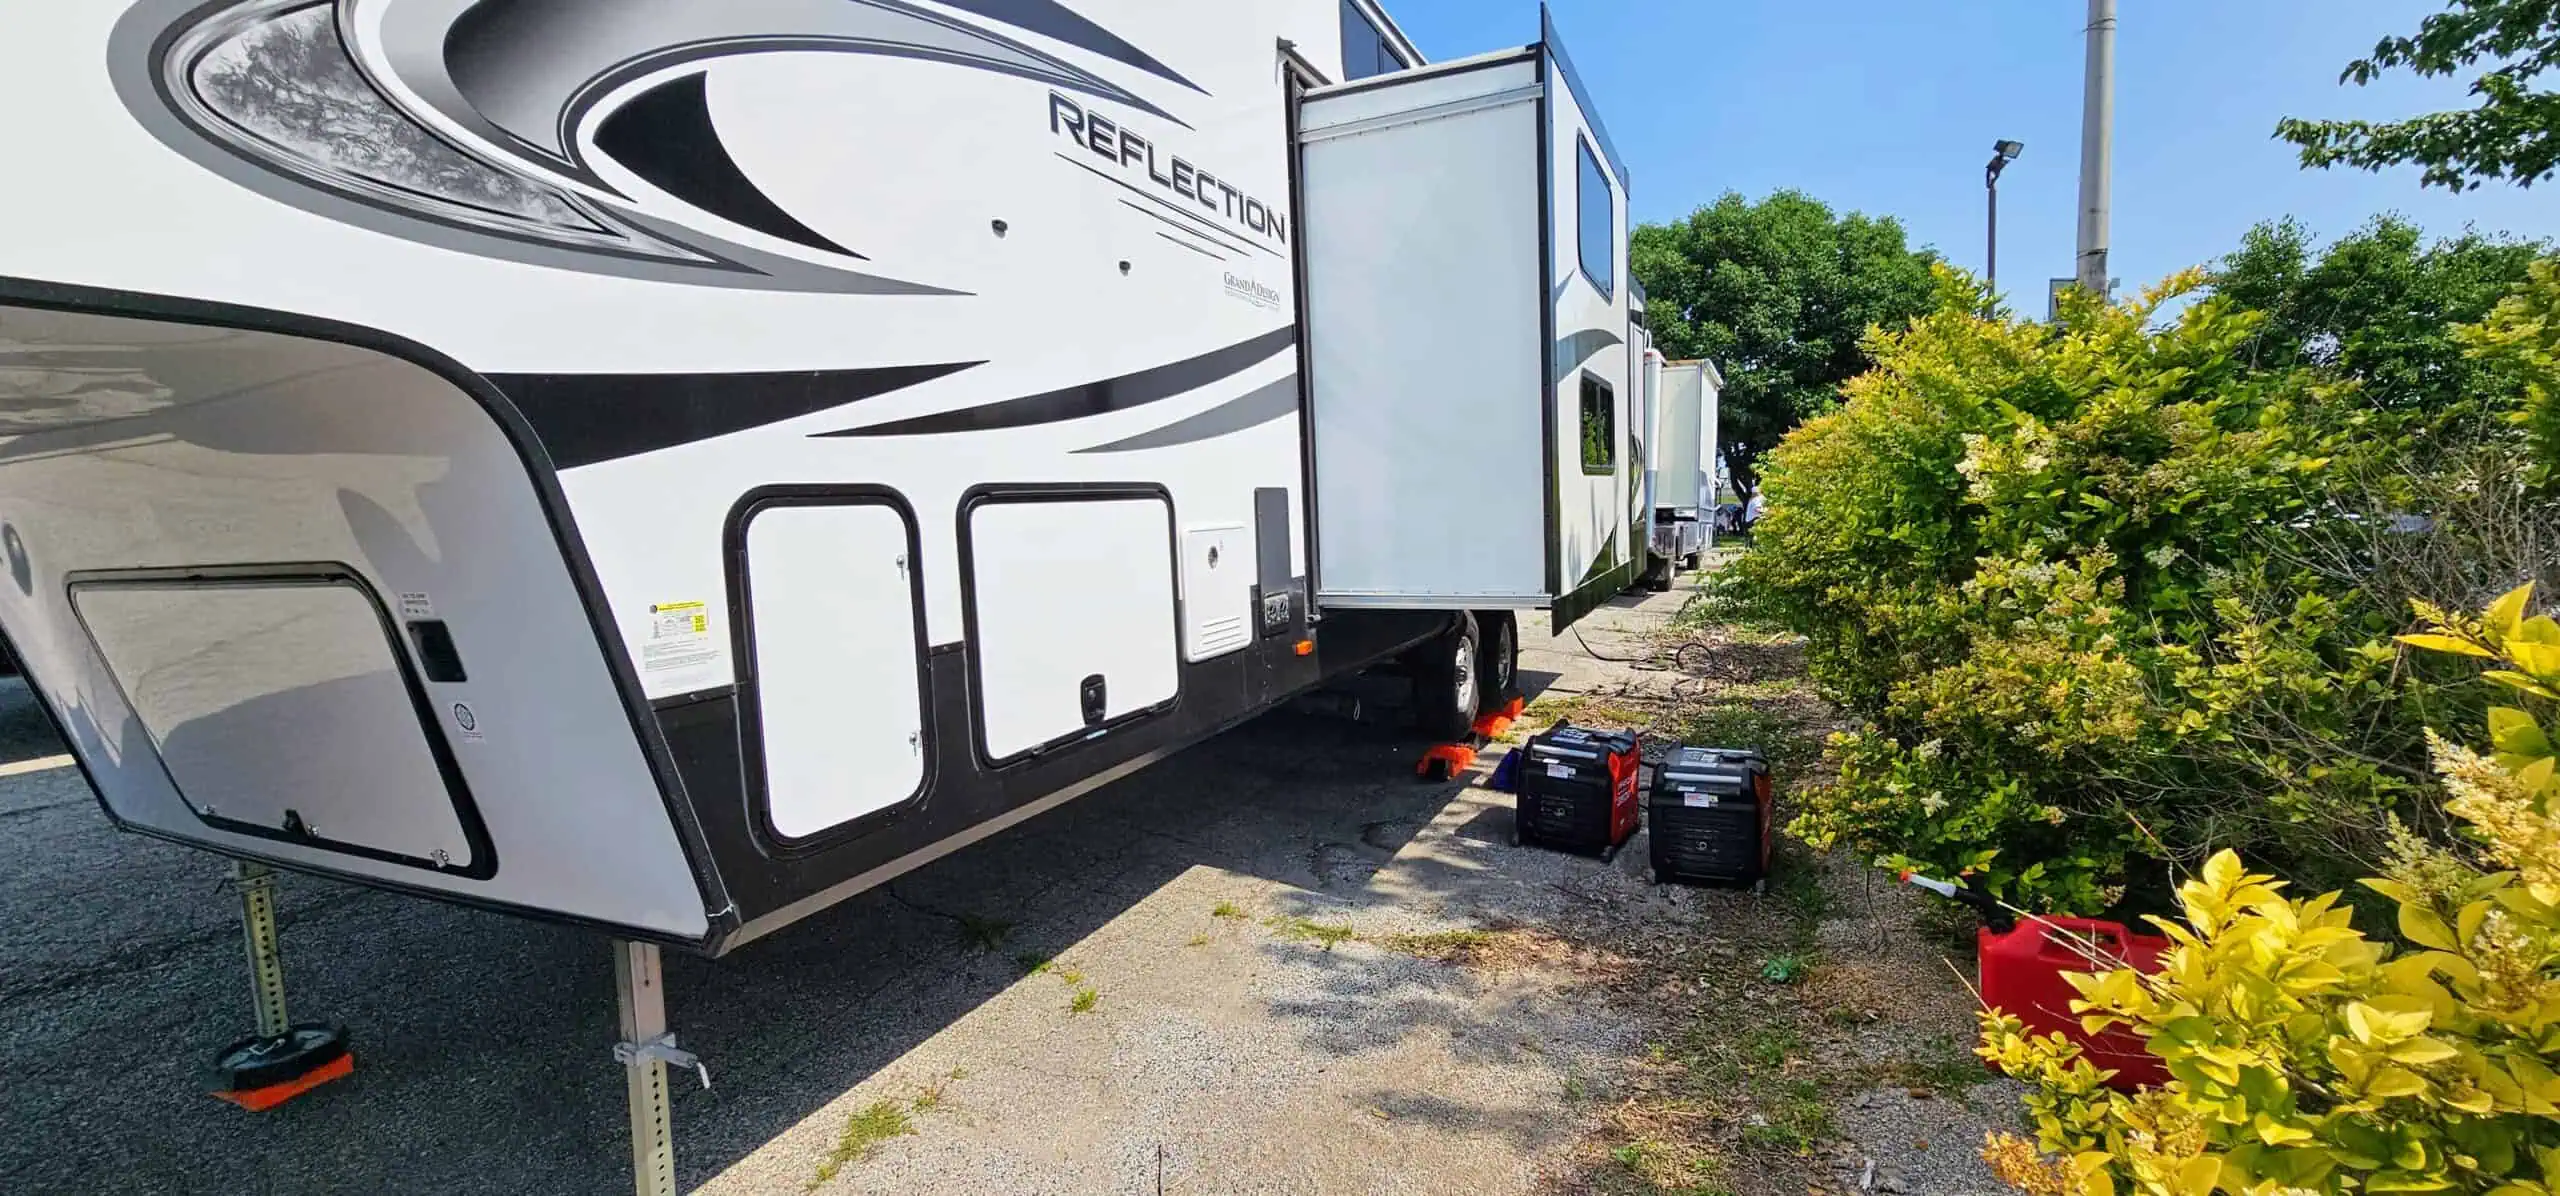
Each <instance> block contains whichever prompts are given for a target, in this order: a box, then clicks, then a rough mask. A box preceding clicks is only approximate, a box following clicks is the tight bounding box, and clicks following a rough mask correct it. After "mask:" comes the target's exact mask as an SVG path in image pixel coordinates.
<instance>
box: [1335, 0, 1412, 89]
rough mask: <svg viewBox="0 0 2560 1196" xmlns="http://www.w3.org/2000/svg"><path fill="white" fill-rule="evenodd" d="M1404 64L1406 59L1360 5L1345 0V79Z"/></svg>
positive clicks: (1359, 77) (1343, 39)
mask: <svg viewBox="0 0 2560 1196" xmlns="http://www.w3.org/2000/svg"><path fill="white" fill-rule="evenodd" d="M1404 68H1405V62H1404V60H1403V59H1401V58H1399V57H1397V56H1396V52H1395V50H1394V49H1393V48H1391V47H1390V46H1389V45H1388V44H1387V38H1386V35H1385V34H1383V33H1380V32H1378V27H1377V26H1375V25H1372V24H1370V23H1369V17H1368V15H1367V14H1365V13H1363V12H1361V11H1360V6H1358V5H1356V4H1353V3H1352V2H1351V0H1342V81H1343V82H1345V83H1349V82H1351V81H1353V80H1355V79H1366V78H1369V77H1370V76H1373V75H1383V74H1386V73H1388V72H1389V71H1400V70H1403V69H1404Z"/></svg>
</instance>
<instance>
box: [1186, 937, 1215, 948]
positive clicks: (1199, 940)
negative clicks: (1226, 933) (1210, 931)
mask: <svg viewBox="0 0 2560 1196" xmlns="http://www.w3.org/2000/svg"><path fill="white" fill-rule="evenodd" d="M1209 941H1210V940H1209V936H1208V935H1205V934H1195V935H1192V936H1191V937H1190V938H1189V939H1188V940H1185V941H1184V942H1183V944H1182V945H1183V946H1185V947H1206V946H1208V945H1209Z"/></svg>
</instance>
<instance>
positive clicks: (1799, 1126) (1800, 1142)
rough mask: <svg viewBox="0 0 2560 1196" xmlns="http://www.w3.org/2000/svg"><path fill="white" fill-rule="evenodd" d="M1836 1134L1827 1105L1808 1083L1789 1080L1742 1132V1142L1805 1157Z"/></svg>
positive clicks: (1835, 1122)
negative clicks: (1758, 1116) (1756, 1118)
mask: <svg viewBox="0 0 2560 1196" xmlns="http://www.w3.org/2000/svg"><path fill="white" fill-rule="evenodd" d="M1839 1132H1840V1125H1839V1121H1838V1119H1837V1118H1836V1117H1835V1116H1834V1115H1833V1114H1832V1111H1831V1102H1830V1101H1829V1100H1826V1099H1824V1097H1823V1095H1822V1086H1821V1085H1819V1084H1816V1083H1814V1082H1813V1081H1811V1080H1790V1081H1786V1082H1785V1083H1784V1084H1782V1085H1781V1086H1780V1088H1779V1090H1778V1092H1777V1094H1776V1096H1775V1097H1774V1099H1771V1100H1769V1101H1768V1102H1767V1103H1766V1105H1765V1107H1764V1112H1763V1113H1762V1114H1761V1116H1760V1118H1759V1119H1758V1120H1756V1121H1753V1122H1752V1123H1751V1124H1749V1125H1746V1126H1744V1127H1743V1128H1742V1140H1743V1141H1744V1142H1746V1143H1748V1144H1750V1145H1752V1146H1757V1147H1759V1148H1761V1149H1763V1150H1783V1151H1786V1152H1787V1153H1789V1154H1796V1155H1808V1154H1812V1153H1813V1148H1814V1147H1816V1146H1819V1145H1821V1144H1823V1143H1824V1142H1828V1141H1830V1140H1831V1139H1832V1137H1833V1136H1835V1135H1837V1134H1838V1133H1839Z"/></svg>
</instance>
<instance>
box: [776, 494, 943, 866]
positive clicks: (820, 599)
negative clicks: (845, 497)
mask: <svg viewBox="0 0 2560 1196" xmlns="http://www.w3.org/2000/svg"><path fill="white" fill-rule="evenodd" d="M907 569H908V561H907V524H906V520H905V518H904V517H902V516H901V515H900V514H899V513H898V512H897V510H896V509H895V508H892V507H889V506H887V505H885V504H866V505H851V506H784V507H775V508H771V509H768V510H763V511H759V512H757V513H756V515H755V516H754V518H753V519H752V521H751V522H749V523H748V525H747V595H748V604H747V614H748V617H749V618H750V620H751V625H750V627H749V628H748V637H749V643H750V644H751V645H752V646H753V649H754V652H755V699H756V701H755V705H756V711H757V715H758V724H759V725H758V727H757V734H758V737H759V739H760V743H761V747H762V757H761V759H762V762H763V774H764V800H765V809H766V815H767V817H768V818H769V819H770V820H771V824H772V827H773V830H774V832H775V833H776V834H778V835H780V836H782V837H783V838H785V839H809V838H814V837H816V836H818V835H820V834H824V833H825V832H827V831H830V830H833V829H835V828H836V827H839V826H843V825H844V824H846V823H848V822H852V821H853V820H855V819H857V818H860V817H862V816H863V815H865V814H872V813H876V812H878V811H881V810H885V809H888V808H890V807H892V806H895V805H898V804H900V803H902V802H905V801H906V800H908V799H909V798H912V797H914V796H915V795H916V793H917V791H918V790H919V789H920V788H922V787H923V785H924V771H925V761H924V752H923V750H922V749H923V744H922V738H923V734H924V694H923V692H922V691H921V690H920V689H919V688H918V685H917V661H916V640H917V625H916V620H917V611H916V609H915V603H914V600H913V598H912V597H911V596H910V595H911V593H912V591H911V589H910V584H909V581H908V578H907Z"/></svg>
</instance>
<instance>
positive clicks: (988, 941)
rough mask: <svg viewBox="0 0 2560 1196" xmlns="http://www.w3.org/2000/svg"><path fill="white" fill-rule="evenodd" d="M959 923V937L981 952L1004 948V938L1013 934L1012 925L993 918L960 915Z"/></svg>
mask: <svg viewBox="0 0 2560 1196" xmlns="http://www.w3.org/2000/svg"><path fill="white" fill-rule="evenodd" d="M959 921H960V937H961V938H963V939H966V940H968V942H969V945H971V946H973V947H976V948H977V949H979V950H981V951H995V950H999V949H1001V948H1002V947H1003V946H1004V936H1006V935H1008V934H1011V933H1013V923H1011V922H1001V921H998V920H996V919H994V918H982V917H979V916H978V915H976V914H962V915H960V918H959Z"/></svg>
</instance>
